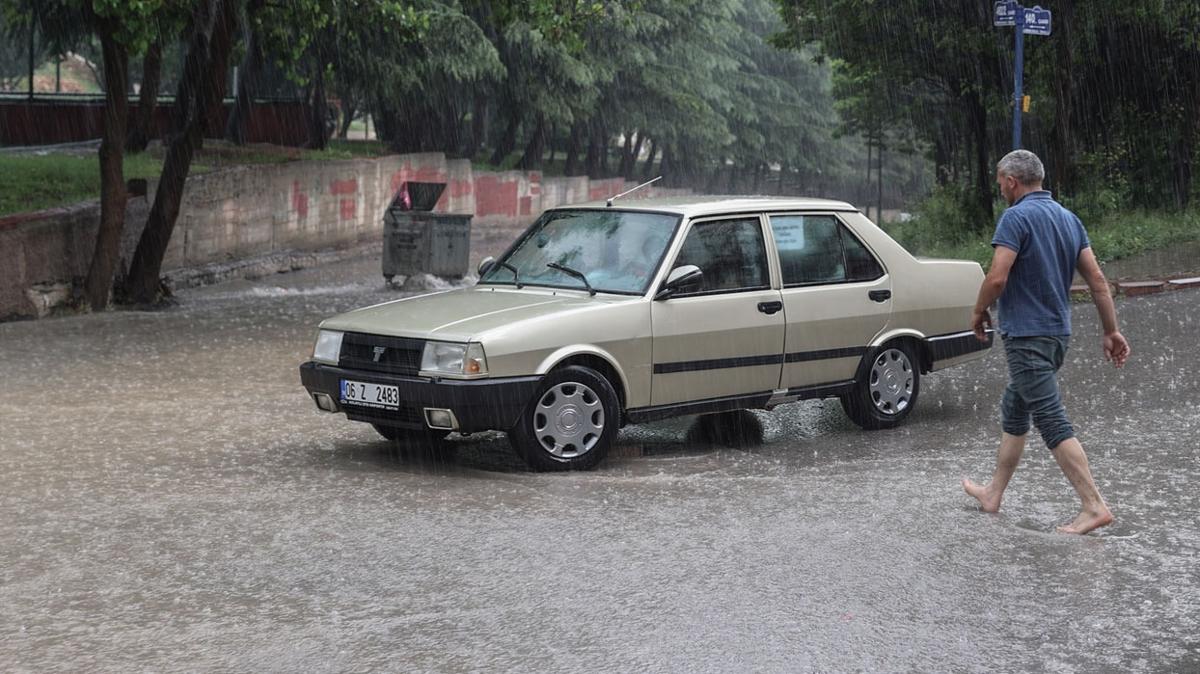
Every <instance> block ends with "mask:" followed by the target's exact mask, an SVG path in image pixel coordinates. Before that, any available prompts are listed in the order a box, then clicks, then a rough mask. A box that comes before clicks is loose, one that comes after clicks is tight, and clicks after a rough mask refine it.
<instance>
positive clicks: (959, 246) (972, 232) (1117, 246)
mask: <svg viewBox="0 0 1200 674" xmlns="http://www.w3.org/2000/svg"><path fill="white" fill-rule="evenodd" d="M1124 189H1125V188H1124V187H1123V186H1121V185H1119V184H1114V185H1112V186H1111V187H1110V188H1107V189H1101V190H1097V191H1094V192H1091V193H1088V194H1087V195H1086V196H1077V197H1075V198H1073V199H1069V200H1065V201H1064V205H1065V206H1067V207H1068V208H1071V209H1072V210H1073V211H1074V212H1075V213H1076V214H1077V215H1078V216H1079V218H1080V220H1082V221H1083V225H1084V227H1085V228H1086V229H1087V232H1088V237H1089V238H1090V239H1091V242H1092V250H1093V251H1094V252H1095V253H1096V257H1097V258H1099V259H1100V261H1101V262H1109V261H1112V260H1118V259H1120V258H1123V257H1129V256H1131V255H1137V254H1138V253H1143V252H1146V251H1151V250H1156V249H1161V248H1167V247H1170V246H1172V245H1175V244H1178V243H1183V242H1187V241H1200V210H1189V211H1183V212H1169V211H1145V210H1135V209H1130V208H1128V207H1127V206H1125V204H1126V203H1127V201H1126V199H1125V197H1124V196H1123V190H1124ZM965 197H966V191H965V190H963V189H961V188H956V187H944V188H939V189H938V190H936V191H935V192H934V193H933V194H931V195H930V196H929V197H928V198H927V199H925V201H923V202H921V204H920V205H919V206H918V207H917V209H916V212H915V213H914V215H913V218H912V219H910V220H908V221H907V222H897V223H892V224H890V225H887V226H886V227H885V229H886V231H887V232H888V234H890V235H891V236H892V238H894V239H896V240H897V241H898V242H900V244H901V245H903V246H904V247H905V248H907V249H908V251H909V252H911V253H912V254H913V255H922V256H928V257H947V258H956V259H965V260H974V261H976V262H978V263H979V264H981V265H983V266H984V268H986V267H987V266H988V263H989V262H990V261H991V259H992V246H991V240H992V232H993V229H994V223H988V225H987V226H986V227H980V226H978V225H977V223H979V222H980V221H981V220H985V219H982V218H981V217H980V216H978V215H972V210H971V208H970V207H969V206H968V204H969V201H968V200H967V199H966V198H965ZM1006 207H1007V206H1006V205H1005V204H1003V203H1001V204H998V205H997V207H996V212H997V213H1001V212H1003V210H1004V208H1006ZM972 225H975V226H972Z"/></svg>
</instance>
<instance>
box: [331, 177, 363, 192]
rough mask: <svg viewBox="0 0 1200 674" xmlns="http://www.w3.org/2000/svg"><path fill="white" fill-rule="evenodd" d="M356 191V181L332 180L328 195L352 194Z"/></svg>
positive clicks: (353, 179)
mask: <svg viewBox="0 0 1200 674" xmlns="http://www.w3.org/2000/svg"><path fill="white" fill-rule="evenodd" d="M357 191H358V179H357V178H350V179H349V180H334V181H333V182H331V183H329V193H330V194H354V193H355V192H357Z"/></svg>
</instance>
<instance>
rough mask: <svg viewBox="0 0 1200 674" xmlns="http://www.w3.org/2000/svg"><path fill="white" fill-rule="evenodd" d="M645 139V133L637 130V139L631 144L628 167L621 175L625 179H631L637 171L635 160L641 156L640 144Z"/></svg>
mask: <svg viewBox="0 0 1200 674" xmlns="http://www.w3.org/2000/svg"><path fill="white" fill-rule="evenodd" d="M645 141H646V134H644V133H642V132H641V131H638V132H637V141H636V142H635V143H634V144H633V154H631V155H630V157H629V167H628V168H627V169H626V171H625V173H623V174H622V176H623V177H624V178H625V179H626V180H633V177H634V174H635V173H637V160H638V157H640V156H642V145H643V144H644V143H645Z"/></svg>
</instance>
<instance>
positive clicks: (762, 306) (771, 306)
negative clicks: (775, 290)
mask: <svg viewBox="0 0 1200 674" xmlns="http://www.w3.org/2000/svg"><path fill="white" fill-rule="evenodd" d="M781 309H783V302H759V303H758V310H759V311H761V312H763V313H764V314H773V313H775V312H777V311H779V310H781Z"/></svg>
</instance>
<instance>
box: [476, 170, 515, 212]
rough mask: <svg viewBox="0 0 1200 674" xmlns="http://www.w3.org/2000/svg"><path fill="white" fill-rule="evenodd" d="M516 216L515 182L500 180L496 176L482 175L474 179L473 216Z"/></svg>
mask: <svg viewBox="0 0 1200 674" xmlns="http://www.w3.org/2000/svg"><path fill="white" fill-rule="evenodd" d="M516 214H517V181H515V180H502V179H500V178H497V177H496V176H489V175H482V176H478V177H476V178H475V215H476V216H486V215H508V216H515V215H516Z"/></svg>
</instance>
